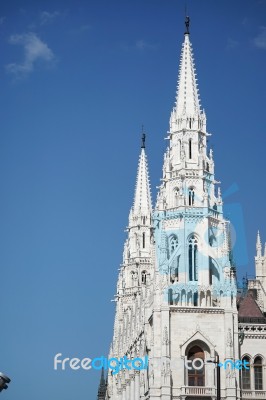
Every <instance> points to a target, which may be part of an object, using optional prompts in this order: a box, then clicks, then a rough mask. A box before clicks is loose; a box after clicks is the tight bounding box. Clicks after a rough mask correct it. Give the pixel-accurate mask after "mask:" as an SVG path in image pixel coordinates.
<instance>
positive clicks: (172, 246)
mask: <svg viewBox="0 0 266 400" xmlns="http://www.w3.org/2000/svg"><path fill="white" fill-rule="evenodd" d="M177 246H178V240H177V237H176V236H175V235H173V236H171V238H170V254H172V253H173V252H174V251H175V249H176V248H177Z"/></svg>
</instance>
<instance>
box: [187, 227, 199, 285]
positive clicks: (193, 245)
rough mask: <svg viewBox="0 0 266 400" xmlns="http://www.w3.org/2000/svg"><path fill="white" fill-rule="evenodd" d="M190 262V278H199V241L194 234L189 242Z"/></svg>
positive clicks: (194, 279)
mask: <svg viewBox="0 0 266 400" xmlns="http://www.w3.org/2000/svg"><path fill="white" fill-rule="evenodd" d="M188 264H189V280H190V281H197V280H198V241H197V238H196V237H195V236H194V235H192V236H191V237H190V239H189V244H188Z"/></svg>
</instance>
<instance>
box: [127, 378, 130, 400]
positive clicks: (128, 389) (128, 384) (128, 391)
mask: <svg viewBox="0 0 266 400" xmlns="http://www.w3.org/2000/svg"><path fill="white" fill-rule="evenodd" d="M126 400H130V379H128V378H127V379H126Z"/></svg>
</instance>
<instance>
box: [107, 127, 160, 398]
mask: <svg viewBox="0 0 266 400" xmlns="http://www.w3.org/2000/svg"><path fill="white" fill-rule="evenodd" d="M151 213H152V205H151V192H150V183H149V173H148V164H147V157H146V153H145V134H143V136H142V146H141V153H140V157H139V164H138V172H137V180H136V188H135V196H134V202H133V206H132V208H131V210H130V213H129V224H128V227H127V231H128V237H127V239H126V242H125V245H124V253H123V263H122V265H121V267H120V269H119V276H118V283H117V294H116V315H115V324H114V336H113V342H112V345H111V349H110V354H109V358H111V357H116V358H121V357H123V356H127V358H130V359H132V358H134V357H139V356H142V357H143V356H144V355H145V354H146V343H145V328H144V325H145V320H146V318H145V310H144V304H145V301H146V299H147V298H148V296H149V294H150V292H149V288H150V287H151V282H152V280H153V262H152V249H153V235H152V222H151ZM146 379H147V377H146ZM140 386H141V382H140V372H139V371H136V370H132V371H128V370H123V371H121V372H120V373H119V374H117V375H113V374H111V373H110V371H109V374H108V393H107V395H108V396H109V397H107V398H111V399H121V400H122V399H129V398H130V399H132V400H133V399H134V400H137V399H140V398H141V397H140V396H141V393H140V391H141V389H140Z"/></svg>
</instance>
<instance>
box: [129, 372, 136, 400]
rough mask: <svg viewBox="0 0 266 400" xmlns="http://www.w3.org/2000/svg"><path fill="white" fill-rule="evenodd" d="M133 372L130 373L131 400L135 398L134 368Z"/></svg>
mask: <svg viewBox="0 0 266 400" xmlns="http://www.w3.org/2000/svg"><path fill="white" fill-rule="evenodd" d="M132 372H133V374H130V400H134V398H135V375H134V370H133V371H132Z"/></svg>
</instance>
